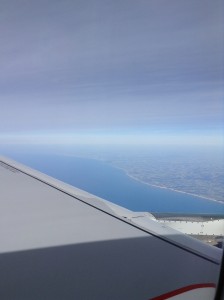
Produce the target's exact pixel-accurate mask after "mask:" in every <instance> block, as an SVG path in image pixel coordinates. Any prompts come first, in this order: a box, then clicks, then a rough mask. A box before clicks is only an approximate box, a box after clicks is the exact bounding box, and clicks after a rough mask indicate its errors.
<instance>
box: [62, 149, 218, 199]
mask: <svg viewBox="0 0 224 300" xmlns="http://www.w3.org/2000/svg"><path fill="white" fill-rule="evenodd" d="M66 156H72V157H76V158H84V159H91V160H96V161H100V162H103V163H106V164H108V165H110V166H112V167H114V168H116V169H119V170H121V171H123V172H124V173H125V174H126V175H127V176H128V177H129V178H131V179H133V180H135V181H138V182H140V183H142V184H145V185H148V186H150V187H154V188H159V189H164V190H168V191H172V192H175V193H181V194H186V195H189V196H193V197H197V198H200V199H204V200H208V201H212V202H216V203H220V204H222V205H224V201H222V200H217V199H214V198H209V197H206V196H203V195H197V194H193V193H189V192H185V191H181V190H177V189H175V188H169V187H166V186H162V185H156V184H151V183H148V182H146V181H143V180H141V179H139V178H137V177H135V176H134V175H133V174H131V173H130V171H128V170H126V169H124V168H122V167H119V166H117V165H116V164H115V163H113V162H109V161H107V160H106V159H103V158H102V159H100V158H95V157H86V156H81V155H72V154H68V155H66Z"/></svg>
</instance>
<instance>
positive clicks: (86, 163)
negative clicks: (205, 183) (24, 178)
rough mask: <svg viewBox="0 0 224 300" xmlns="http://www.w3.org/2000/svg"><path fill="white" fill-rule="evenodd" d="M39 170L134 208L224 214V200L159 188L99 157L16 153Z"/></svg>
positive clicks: (178, 212)
mask: <svg viewBox="0 0 224 300" xmlns="http://www.w3.org/2000/svg"><path fill="white" fill-rule="evenodd" d="M10 156H11V158H12V159H16V160H18V161H19V162H21V163H24V164H26V165H28V166H30V167H32V168H34V169H37V170H38V171H41V172H43V173H45V174H48V175H50V176H52V177H54V178H57V179H59V180H61V181H63V182H66V183H68V184H70V185H73V186H75V187H78V188H80V189H82V190H85V191H87V192H89V193H91V194H94V195H96V196H98V197H101V198H103V199H106V200H109V201H111V202H113V203H116V204H118V205H121V206H123V207H125V208H128V209H130V210H133V211H141V212H143V211H144V212H151V213H174V214H183V215H185V214H195V215H198V214H200V215H201V214H205V215H222V216H224V202H218V201H212V200H208V199H205V198H200V197H197V196H194V195H190V194H186V193H180V192H176V191H173V190H170V189H166V188H158V187H155V186H151V185H149V184H146V183H144V182H141V181H139V180H136V179H134V178H133V177H130V176H129V175H128V174H127V172H126V171H125V170H122V169H120V168H117V167H116V166H114V165H112V164H110V163H108V162H105V161H102V160H99V159H92V158H86V157H77V156H72V155H64V154H54V153H45V154H43V153H42V154H39V155H37V154H32V153H31V154H27V153H26V154H22V153H19V154H18V153H17V154H15V153H14V154H12V153H11V155H10Z"/></svg>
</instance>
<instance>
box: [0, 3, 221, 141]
mask: <svg viewBox="0 0 224 300" xmlns="http://www.w3.org/2000/svg"><path fill="white" fill-rule="evenodd" d="M223 6H224V5H223V1H221V0H188V1H186V0H169V1H167V0H138V1H136V0H122V1H120V0H114V1H112V0H86V1H83V0H79V1H77V0H63V1H59V0H58V1H57V0H48V1H43V0H40V1H34V0H29V1H28V0H10V1H4V0H1V1H0V36H1V44H0V107H1V109H0V143H10V144H12V143H22V144H23V143H58V142H60V143H71V144H73V143H74V144H76V143H84V144H88V143H90V144H91V143H143V144H144V143H146V144H150V143H153V144H156V143H158V144H175V143H177V144H178V143H181V144H182V143H185V144H186V143H193V144H203V145H204V144H222V145H223V143H224V142H223V109H224V103H223V99H224V98H223V96H224V90H223V79H224V72H223V65H224V62H223V53H224V34H223V28H224V27H223V25H224V24H223V23H224V16H223V14H224V13H223V11H224V7H223Z"/></svg>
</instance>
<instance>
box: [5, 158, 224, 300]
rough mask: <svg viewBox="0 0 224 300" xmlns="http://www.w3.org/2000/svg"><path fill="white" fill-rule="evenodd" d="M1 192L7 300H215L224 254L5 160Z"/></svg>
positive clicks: (150, 219) (146, 217) (148, 217)
mask: <svg viewBox="0 0 224 300" xmlns="http://www.w3.org/2000/svg"><path fill="white" fill-rule="evenodd" d="M0 185H1V189H0V197H1V198H0V199H1V201H0V220H1V226H0V238H1V244H0V250H1V254H0V261H1V268H0V276H1V278H2V280H1V283H0V297H1V299H40V298H46V299H152V298H153V297H154V298H155V297H158V296H159V295H167V293H170V292H172V291H177V290H179V289H183V288H184V287H188V286H192V285H194V286H196V285H198V284H200V285H210V293H211V291H212V292H213V294H214V293H215V288H214V287H215V285H216V283H217V281H218V274H219V268H220V261H221V255H222V251H221V250H220V249H216V248H214V247H211V246H209V245H205V244H203V243H201V242H199V241H196V240H194V239H192V238H190V237H187V236H185V235H183V234H181V233H180V232H178V231H175V230H173V229H170V228H169V227H166V226H164V225H163V224H159V223H158V222H156V221H155V220H154V219H153V217H152V216H151V215H150V214H148V213H136V212H132V211H130V210H127V209H125V208H122V207H120V206H117V205H114V204H112V203H110V202H108V201H106V200H103V199H100V198H98V197H96V196H94V195H91V194H89V193H86V192H84V191H82V190H79V189H77V188H74V187H72V186H70V185H67V184H65V183H63V182H60V181H58V180H56V179H53V178H51V177H49V176H47V175H45V174H42V173H40V172H38V171H35V170H32V169H30V168H28V167H26V166H23V165H21V164H19V163H16V162H14V161H11V160H9V159H7V158H3V157H1V158H0ZM211 285H212V286H211ZM198 291H199V288H198V289H197V292H198ZM200 291H201V290H200ZM207 291H208V289H207ZM183 293H185V292H183ZM161 299H162V298H161ZM163 299H167V298H163ZM203 299H206V298H203Z"/></svg>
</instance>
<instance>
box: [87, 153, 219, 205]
mask: <svg viewBox="0 0 224 300" xmlns="http://www.w3.org/2000/svg"><path fill="white" fill-rule="evenodd" d="M82 156H85V157H89V158H95V159H99V160H103V161H106V162H108V163H110V164H112V165H113V166H115V167H118V168H120V169H122V170H124V171H125V172H126V174H127V175H128V176H130V177H132V178H134V179H136V180H139V181H141V182H144V183H146V184H149V185H151V186H155V187H158V188H165V189H170V190H174V191H176V192H180V193H187V194H191V195H194V196H197V197H201V198H205V199H209V200H213V201H218V202H224V160H223V156H222V154H221V152H219V151H215V150H214V151H211V150H204V149H200V150H198V149H196V150H195V149H190V150H189V149H187V150H183V149H154V148H152V149H151V148H144V149H135V148H130V149H127V148H126V149H119V151H118V150H116V151H115V150H114V149H113V150H111V151H108V150H107V151H102V150H101V151H100V150H99V149H97V150H95V151H87V152H86V153H85V152H84V153H82Z"/></svg>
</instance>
